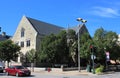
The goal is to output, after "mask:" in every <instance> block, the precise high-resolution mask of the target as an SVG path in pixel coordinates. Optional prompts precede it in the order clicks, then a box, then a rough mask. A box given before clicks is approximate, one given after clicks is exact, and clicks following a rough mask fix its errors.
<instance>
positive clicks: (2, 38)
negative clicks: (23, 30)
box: [0, 34, 11, 41]
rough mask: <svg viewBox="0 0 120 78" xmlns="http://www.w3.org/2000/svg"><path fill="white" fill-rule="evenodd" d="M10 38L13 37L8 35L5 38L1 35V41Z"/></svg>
mask: <svg viewBox="0 0 120 78" xmlns="http://www.w3.org/2000/svg"><path fill="white" fill-rule="evenodd" d="M10 37H11V36H8V35H6V36H3V35H1V34H0V41H4V40H7V39H9V38H10Z"/></svg>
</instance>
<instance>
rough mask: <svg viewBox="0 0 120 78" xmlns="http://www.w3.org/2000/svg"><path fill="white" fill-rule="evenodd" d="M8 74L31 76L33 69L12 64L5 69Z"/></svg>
mask: <svg viewBox="0 0 120 78" xmlns="http://www.w3.org/2000/svg"><path fill="white" fill-rule="evenodd" d="M5 72H6V74H7V75H14V76H17V77H18V76H30V75H31V71H30V70H29V69H27V68H26V67H24V66H22V65H11V66H9V67H8V68H6V69H5Z"/></svg>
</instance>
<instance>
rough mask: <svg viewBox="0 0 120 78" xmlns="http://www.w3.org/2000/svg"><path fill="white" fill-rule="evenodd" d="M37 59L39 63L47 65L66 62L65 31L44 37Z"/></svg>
mask: <svg viewBox="0 0 120 78" xmlns="http://www.w3.org/2000/svg"><path fill="white" fill-rule="evenodd" d="M40 48H41V49H40V51H39V57H40V60H41V61H45V62H48V63H65V62H67V60H66V59H67V55H69V54H68V51H67V50H68V49H67V39H66V31H61V32H60V33H59V34H57V35H54V34H51V35H49V36H46V37H45V38H44V39H43V40H42V42H41V46H40Z"/></svg>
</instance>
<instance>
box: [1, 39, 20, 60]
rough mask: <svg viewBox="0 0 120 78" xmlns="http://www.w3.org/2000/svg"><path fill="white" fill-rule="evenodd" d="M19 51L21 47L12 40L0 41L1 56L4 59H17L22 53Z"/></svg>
mask: <svg viewBox="0 0 120 78" xmlns="http://www.w3.org/2000/svg"><path fill="white" fill-rule="evenodd" d="M19 51H20V47H19V46H18V45H16V44H14V43H13V42H12V41H11V40H6V41H1V42H0V58H1V59H2V60H4V61H8V62H10V60H15V59H16V58H17V57H18V54H19V53H20V52H19Z"/></svg>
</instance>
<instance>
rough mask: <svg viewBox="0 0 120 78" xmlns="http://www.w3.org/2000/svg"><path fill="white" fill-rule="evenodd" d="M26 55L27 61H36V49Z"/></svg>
mask: <svg viewBox="0 0 120 78" xmlns="http://www.w3.org/2000/svg"><path fill="white" fill-rule="evenodd" d="M25 57H26V59H27V62H34V60H35V58H36V51H35V50H34V49H31V50H30V51H28V52H27V53H26V54H25Z"/></svg>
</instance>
